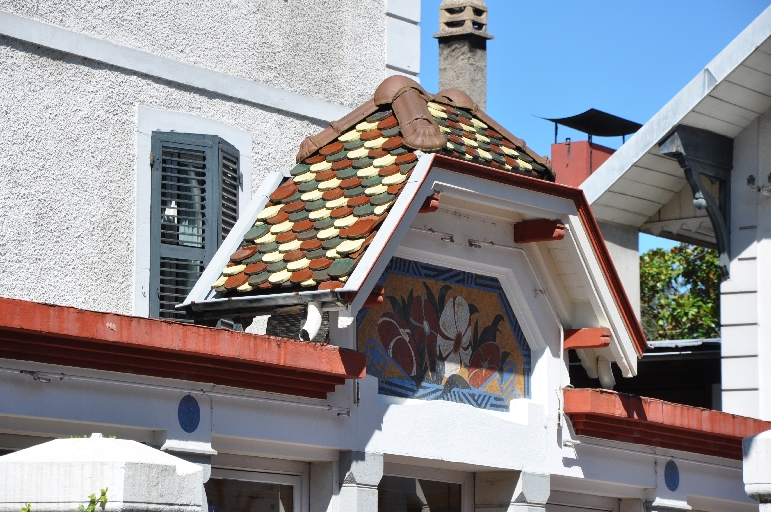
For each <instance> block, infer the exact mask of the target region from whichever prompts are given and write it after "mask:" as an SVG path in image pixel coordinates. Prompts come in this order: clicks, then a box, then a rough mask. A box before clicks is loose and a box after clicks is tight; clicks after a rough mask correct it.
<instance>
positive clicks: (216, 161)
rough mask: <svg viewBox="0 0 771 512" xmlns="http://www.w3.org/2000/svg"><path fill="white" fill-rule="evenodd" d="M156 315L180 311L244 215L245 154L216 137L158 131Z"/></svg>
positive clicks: (153, 264) (174, 315) (153, 215)
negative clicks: (240, 209) (242, 171)
mask: <svg viewBox="0 0 771 512" xmlns="http://www.w3.org/2000/svg"><path fill="white" fill-rule="evenodd" d="M151 175H152V184H151V194H152V197H151V212H150V223H151V225H150V238H151V249H150V253H151V254H150V258H151V259H150V316H151V317H154V318H168V319H174V320H181V321H188V319H187V318H186V317H185V314H184V313H182V312H179V311H177V310H175V309H174V306H176V305H177V304H180V303H181V302H183V301H184V299H185V297H187V294H188V293H190V290H191V289H192V288H193V286H194V285H195V283H196V281H197V280H198V278H199V277H200V276H201V274H202V273H203V270H204V268H205V267H206V265H208V263H209V262H210V261H211V259H212V257H213V256H214V254H215V253H216V252H217V249H218V248H219V246H220V244H221V243H222V240H224V239H225V237H226V236H227V234H228V233H229V232H230V229H232V227H233V225H234V224H235V222H236V220H237V218H238V192H239V190H240V183H239V181H240V180H239V176H240V165H239V153H238V150H237V149H236V148H234V147H233V146H231V145H230V144H228V143H227V142H225V141H224V140H222V139H220V138H219V137H217V136H215V135H199V134H191V133H174V132H153V135H152V174H151Z"/></svg>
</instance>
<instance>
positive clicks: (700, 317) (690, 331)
mask: <svg viewBox="0 0 771 512" xmlns="http://www.w3.org/2000/svg"><path fill="white" fill-rule="evenodd" d="M640 302H641V323H642V325H643V330H644V331H645V335H646V337H647V338H648V339H649V340H661V339H688V338H715V337H717V336H719V329H720V322H719V320H718V314H719V311H720V267H719V264H718V256H717V253H716V252H715V251H713V250H710V249H705V248H703V247H696V246H692V245H688V244H680V245H679V246H676V247H673V248H671V249H669V250H664V249H653V250H650V251H648V252H646V253H645V254H643V255H642V256H640Z"/></svg>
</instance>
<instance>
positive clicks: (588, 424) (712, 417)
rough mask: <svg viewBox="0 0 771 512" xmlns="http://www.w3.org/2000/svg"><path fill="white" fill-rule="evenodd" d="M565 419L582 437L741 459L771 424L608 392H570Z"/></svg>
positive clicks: (567, 398)
mask: <svg viewBox="0 0 771 512" xmlns="http://www.w3.org/2000/svg"><path fill="white" fill-rule="evenodd" d="M565 414H567V415H568V416H569V417H570V420H571V422H572V423H573V429H574V430H575V432H576V434H578V435H579V436H587V437H597V438H600V439H609V440H613V441H622V442H627V443H634V444H644V445H647V446H656V447H659V448H669V449H672V450H682V451H686V452H693V453H701V454H704V455H714V456H717V457H725V458H729V459H736V460H741V459H742V439H744V438H745V437H749V436H753V435H755V434H759V433H760V432H764V431H766V430H769V429H771V422H768V421H761V420H756V419H753V418H746V417H744V416H737V415H735V414H728V413H725V412H719V411H711V410H709V409H702V408H701V407H692V406H690V405H680V404H673V403H670V402H664V401H663V400H657V399H654V398H644V397H639V396H634V395H627V394H623V393H618V392H615V391H608V390H604V389H566V390H565Z"/></svg>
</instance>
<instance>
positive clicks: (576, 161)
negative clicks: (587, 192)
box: [551, 140, 616, 187]
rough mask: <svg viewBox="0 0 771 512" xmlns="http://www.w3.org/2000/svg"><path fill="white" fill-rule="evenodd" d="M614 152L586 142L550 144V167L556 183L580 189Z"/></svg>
mask: <svg viewBox="0 0 771 512" xmlns="http://www.w3.org/2000/svg"><path fill="white" fill-rule="evenodd" d="M615 152H616V150H615V149H611V148H608V147H605V146H601V145H600V144H595V143H594V142H589V141H588V140H579V141H575V142H571V141H569V140H568V141H566V142H562V143H559V144H552V145H551V166H552V169H553V170H554V174H556V175H557V183H560V184H562V185H570V186H571V187H580V186H581V183H583V182H584V181H585V180H586V178H588V177H589V176H591V174H592V173H593V172H594V171H596V170H597V169H598V168H599V167H600V166H601V165H602V164H604V163H605V161H606V160H607V159H608V158H610V156H611V155H612V154H613V153H615Z"/></svg>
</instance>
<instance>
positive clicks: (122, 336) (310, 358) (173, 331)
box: [0, 298, 366, 399]
mask: <svg viewBox="0 0 771 512" xmlns="http://www.w3.org/2000/svg"><path fill="white" fill-rule="evenodd" d="M0 340H2V343H0V358H6V359H16V360H24V361H32V362H36V363H47V364H56V365H63V366H73V367H79V368H89V369H95V370H106V371H114V372H121V373H130V374H137V375H147V376H152V377H162V378H170V379H180V380H187V381H195V382H204V383H211V384H217V385H223V386H231V387H236V388H244V389H251V390H257V391H268V392H273V393H282V394H287V395H295V396H304V397H310V398H319V399H323V398H326V396H327V393H330V392H333V391H334V390H335V386H338V385H341V384H343V383H344V382H345V381H346V380H347V379H359V378H363V377H364V376H365V375H366V361H365V358H364V354H361V353H358V352H356V351H353V350H348V349H343V348H338V347H335V346H332V345H321V344H316V343H307V342H301V341H294V340H289V339H285V338H278V337H273V336H260V335H254V334H246V333H243V332H235V331H230V330H226V329H213V328H209V327H202V326H196V325H190V324H184V323H179V322H169V321H164V320H155V319H148V318H139V317H132V316H126V315H118V314H114V313H99V312H94V311H85V310H82V309H76V308H71V307H64V306H55V305H50V304H41V303H37V302H28V301H23V300H16V299H5V298H0Z"/></svg>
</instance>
